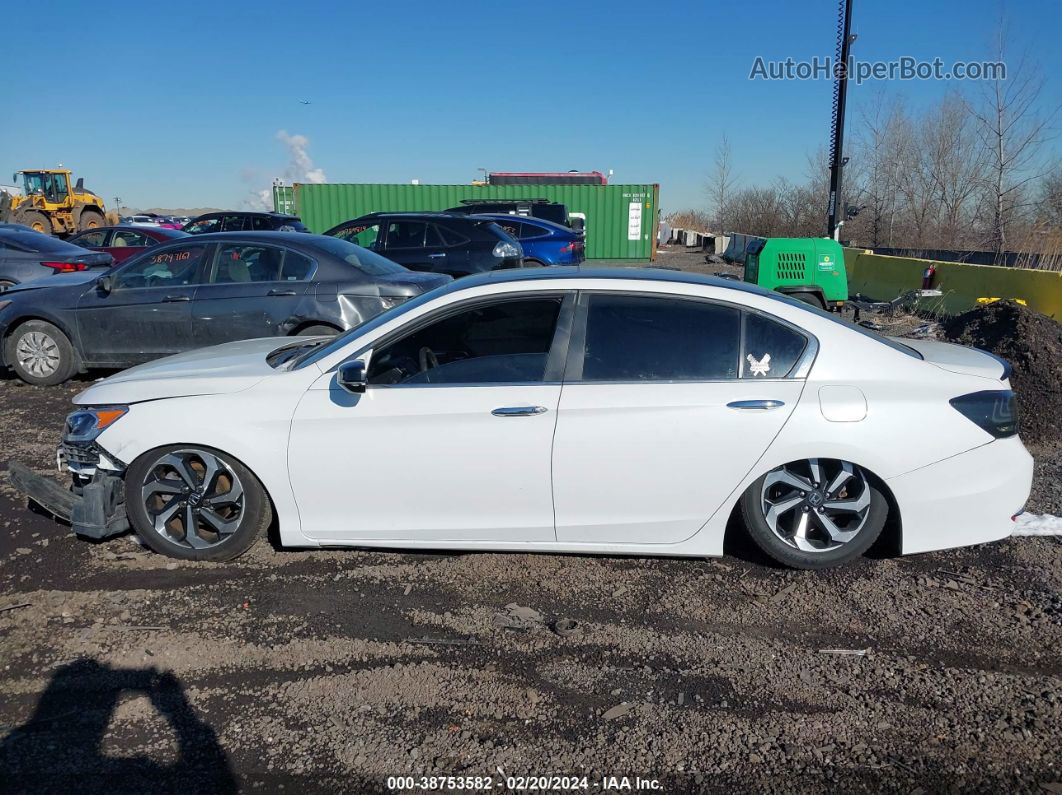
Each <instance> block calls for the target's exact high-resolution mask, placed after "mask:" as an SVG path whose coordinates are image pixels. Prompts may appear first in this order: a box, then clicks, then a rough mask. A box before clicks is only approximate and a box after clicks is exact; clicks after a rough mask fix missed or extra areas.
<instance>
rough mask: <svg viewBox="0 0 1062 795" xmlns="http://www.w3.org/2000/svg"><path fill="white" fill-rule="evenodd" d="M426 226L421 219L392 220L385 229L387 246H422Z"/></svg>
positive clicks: (390, 247)
mask: <svg viewBox="0 0 1062 795" xmlns="http://www.w3.org/2000/svg"><path fill="white" fill-rule="evenodd" d="M426 227H427V224H426V223H424V222H423V221H392V222H391V226H390V227H389V228H388V230H387V248H388V249H392V248H423V247H424V232H425V228H426Z"/></svg>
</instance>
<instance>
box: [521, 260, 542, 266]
mask: <svg viewBox="0 0 1062 795" xmlns="http://www.w3.org/2000/svg"><path fill="white" fill-rule="evenodd" d="M523 267H525V268H544V267H546V263H544V262H542V261H540V260H537V259H525V260H524V264H523Z"/></svg>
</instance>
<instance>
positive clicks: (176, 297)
mask: <svg viewBox="0 0 1062 795" xmlns="http://www.w3.org/2000/svg"><path fill="white" fill-rule="evenodd" d="M191 300H192V296H190V295H167V296H166V297H165V298H163V299H162V302H163V303H164V304H174V303H177V302H178V301H191Z"/></svg>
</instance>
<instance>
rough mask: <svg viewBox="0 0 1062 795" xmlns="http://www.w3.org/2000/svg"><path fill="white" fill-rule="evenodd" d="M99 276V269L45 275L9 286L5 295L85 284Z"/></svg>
mask: <svg viewBox="0 0 1062 795" xmlns="http://www.w3.org/2000/svg"><path fill="white" fill-rule="evenodd" d="M98 278H100V272H99V271H98V270H97V271H75V272H74V273H55V274H52V275H50V276H49V275H44V276H41V277H40V278H39V279H33V280H31V281H28V282H22V283H21V284H16V285H14V286H13V287H8V288H7V289H6V290H4V295H11V294H12V293H20V292H23V291H24V290H39V289H40V288H42V287H70V286H71V285H74V284H85V283H87V282H91V281H95V280H96V279H98Z"/></svg>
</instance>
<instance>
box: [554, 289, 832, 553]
mask: <svg viewBox="0 0 1062 795" xmlns="http://www.w3.org/2000/svg"><path fill="white" fill-rule="evenodd" d="M749 318H751V320H749ZM743 325H744V329H745V330H744V338H745V340H746V342H745V345H744V348H743V347H742V339H743V330H742V329H743ZM812 344H813V343H812V341H811V340H810V339H809V338H808V337H806V336H805V335H803V334H802V333H800V332H799V331H797V330H795V329H793V328H791V327H788V326H783V325H781V324H780V323H776V322H774V321H772V320H769V319H767V318H764V317H762V316H760V315H755V314H753V313H747V312H744V311H742V310H741V309H740V308H738V307H735V306H732V305H728V304H724V303H717V302H712V301H708V300H703V299H695V298H684V297H677V296H668V295H661V294H655V295H654V294H623V293H618V292H599V293H583V294H581V295H580V300H579V312H578V314H577V318H576V322H575V330H574V332H573V337H572V346H571V354H570V358H569V362H568V368H567V371H566V374H565V383H564V391H563V394H562V396H561V401H560V406H559V409H558V412H557V431H556V436H555V442H554V450H553V492H554V505H555V509H556V520H557V539H558V541H561V542H572V543H584V542H592V543H628V544H673V543H677V542H679V541H683V540H685V539H687V538H689V537H690V536H692V535H693V534H694V533H696V532H697V531H698V530H699V529H700V528H701V527H702V526H703V525H704V523H705V522H706V521H707V520H708V519H709V518H710V517H711V516H712V514H713V513H714V512H715V511H716V510H717V509H718V508H719V507H720V506H721V505H722V504H723V503H724V501H725V500H726V499H727V497H728V495H730V493H731V492H732V491H733V490H734V488H735V487H736V486H737V485H738V483H739V482H740V481H741V480H742V478H743V477H744V476H745V475H746V473H748V471H749V470H750V469H751V468H752V466H753V465H754V464H755V463H756V461H757V459H759V458H760V456H761V455H762V454H763V452H764V451H765V450H766V448H767V447H768V445H770V443H771V441H772V440H773V439H774V437H775V436H776V435H777V433H778V432H779V430H781V428H782V426H783V425H784V423H785V421H786V419H787V418H788V417H789V415H790V413H791V412H792V410H793V408H794V407H795V405H796V403H797V400H798V398H799V397H800V393H801V390H802V388H803V381H802V380H801V379H800V378H796V377H792V376H791V375H790V374H791V373H793V372H795V371H796V368H797V361H798V359H800V358H801V357H803V356H805V355H806V352H807V351H808V348H809V346H811V345H812ZM748 357H751V361H750V359H749V358H748ZM765 357H766V358H765ZM753 364H755V365H756V367H753ZM764 366H766V368H767V369H766V370H765V369H764Z"/></svg>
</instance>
